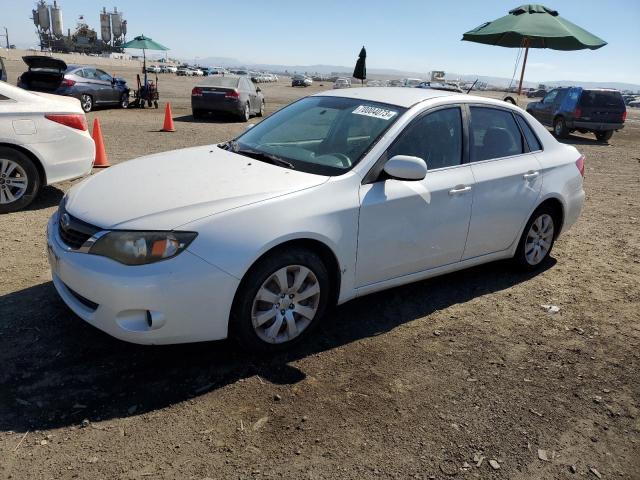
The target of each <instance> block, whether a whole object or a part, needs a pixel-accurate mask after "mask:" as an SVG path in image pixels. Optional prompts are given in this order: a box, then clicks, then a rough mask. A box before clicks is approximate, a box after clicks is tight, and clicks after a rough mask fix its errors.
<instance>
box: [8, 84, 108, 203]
mask: <svg viewBox="0 0 640 480" xmlns="http://www.w3.org/2000/svg"><path fill="white" fill-rule="evenodd" d="M94 157H95V144H94V142H93V139H92V138H91V135H89V132H88V130H87V120H86V118H85V115H84V112H83V111H82V108H81V107H80V101H79V100H77V99H75V98H71V97H63V96H60V95H51V94H47V93H35V92H28V91H26V90H23V89H21V88H18V87H14V86H13V85H9V84H8V83H5V82H0V213H8V212H14V211H16V210H20V209H23V208H25V207H26V206H28V205H29V204H30V203H31V202H32V201H33V199H34V198H35V197H36V196H37V195H38V192H39V191H40V189H41V188H42V187H43V186H45V185H50V184H52V183H58V182H63V181H65V180H70V179H73V178H77V177H81V176H83V175H86V174H88V173H89V172H91V166H92V164H93V160H94Z"/></svg>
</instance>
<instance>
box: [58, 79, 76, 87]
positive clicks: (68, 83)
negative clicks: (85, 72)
mask: <svg viewBox="0 0 640 480" xmlns="http://www.w3.org/2000/svg"><path fill="white" fill-rule="evenodd" d="M75 84H76V81H75V80H71V79H70V78H63V79H62V82H61V83H60V86H62V87H73V86H74V85H75Z"/></svg>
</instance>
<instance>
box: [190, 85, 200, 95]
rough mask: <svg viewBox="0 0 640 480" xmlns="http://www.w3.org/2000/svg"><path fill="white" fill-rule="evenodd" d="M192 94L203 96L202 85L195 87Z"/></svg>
mask: <svg viewBox="0 0 640 480" xmlns="http://www.w3.org/2000/svg"><path fill="white" fill-rule="evenodd" d="M191 95H192V96H194V97H201V96H202V89H201V88H200V87H193V90H191Z"/></svg>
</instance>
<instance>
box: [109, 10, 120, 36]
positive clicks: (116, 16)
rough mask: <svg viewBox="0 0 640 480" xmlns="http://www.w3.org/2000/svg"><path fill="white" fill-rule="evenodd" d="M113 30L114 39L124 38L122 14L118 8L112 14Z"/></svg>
mask: <svg viewBox="0 0 640 480" xmlns="http://www.w3.org/2000/svg"><path fill="white" fill-rule="evenodd" d="M111 30H112V31H113V38H120V37H121V36H122V12H118V9H117V8H114V9H113V13H112V14H111Z"/></svg>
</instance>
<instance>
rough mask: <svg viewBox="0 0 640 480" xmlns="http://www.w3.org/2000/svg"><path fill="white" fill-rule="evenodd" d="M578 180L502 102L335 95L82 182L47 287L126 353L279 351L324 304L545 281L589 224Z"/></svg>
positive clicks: (58, 239) (580, 162)
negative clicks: (478, 280) (421, 288)
mask: <svg viewBox="0 0 640 480" xmlns="http://www.w3.org/2000/svg"><path fill="white" fill-rule="evenodd" d="M583 173H584V157H583V156H582V155H580V153H579V152H578V151H577V150H576V149H575V148H574V147H571V146H567V145H563V144H560V143H558V142H557V141H556V140H555V139H554V138H553V137H552V136H551V134H549V132H547V130H546V129H545V128H544V127H543V126H542V125H540V124H539V123H538V122H537V121H536V120H534V119H533V117H531V116H530V115H528V114H527V113H526V112H524V111H523V110H521V109H519V108H517V107H514V106H512V105H509V104H507V103H505V102H502V101H496V100H491V99H487V98H480V97H474V96H468V95H464V94H457V93H450V92H443V91H437V90H423V89H417V88H416V89H414V88H357V89H350V90H333V91H330V92H323V93H320V94H317V95H314V96H310V97H306V98H303V99H301V100H299V101H297V102H295V103H293V104H291V105H289V106H288V107H286V108H283V109H282V110H280V111H279V112H277V113H275V114H273V115H272V116H270V117H269V118H267V119H265V120H264V121H262V122H261V123H259V124H258V125H256V126H254V127H253V128H251V129H249V130H247V131H246V132H245V133H243V134H242V135H240V136H239V137H237V138H235V139H234V140H232V141H229V142H227V143H224V144H221V145H210V146H204V147H196V148H190V149H185V150H178V151H173V152H166V153H161V154H156V155H150V156H147V157H143V158H139V159H137V160H132V161H129V162H126V163H122V164H120V165H117V166H115V167H112V168H110V169H109V170H106V171H104V172H101V173H99V174H98V175H94V176H92V177H90V178H88V179H86V180H84V181H83V182H81V183H80V184H78V185H76V186H75V187H74V188H72V189H71V190H70V191H69V193H68V194H67V196H66V197H65V198H64V199H63V201H62V204H61V205H60V208H59V211H58V212H57V213H55V214H54V215H53V217H52V218H51V220H50V222H49V225H48V250H49V260H50V263H51V270H52V276H53V282H54V284H55V287H56V289H57V291H58V293H59V294H60V296H61V297H62V299H63V300H64V301H65V302H66V304H67V305H68V306H69V307H70V308H71V309H72V310H73V311H74V312H75V313H76V314H77V315H79V316H80V317H81V318H83V319H84V320H86V321H87V322H89V323H90V324H92V325H94V326H96V327H98V328H99V329H102V330H104V331H105V332H107V333H109V334H110V335H113V336H115V337H117V338H120V339H123V340H126V341H130V342H135V343H141V344H166V343H178V342H193V341H202V340H216V339H222V338H226V337H227V336H232V337H234V338H236V339H238V340H239V341H240V342H241V343H242V344H243V345H244V346H246V347H248V348H252V349H258V350H263V351H273V350H279V349H283V348H286V347H289V346H290V345H292V344H294V343H295V342H298V341H300V340H301V339H303V338H304V337H306V336H309V335H312V332H313V331H314V327H316V326H317V325H318V324H319V323H320V321H321V319H322V316H323V313H324V312H325V310H326V308H327V307H328V306H329V305H330V304H336V303H338V304H340V303H343V302H346V301H348V300H350V299H352V298H354V297H357V296H361V295H366V294H369V293H372V292H376V291H379V290H383V289H386V288H390V287H394V286H397V285H401V284H405V283H409V282H415V281H416V280H421V279H424V278H427V277H432V276H435V275H440V274H443V273H447V272H451V271H454V270H460V269H463V268H467V267H471V266H473V265H478V264H480V263H485V262H490V261H494V260H498V259H505V258H512V259H513V260H514V261H515V263H517V264H518V265H520V266H521V267H523V268H525V269H529V270H533V269H536V268H538V267H539V266H540V265H542V264H543V262H545V260H546V259H547V257H548V256H549V254H550V252H551V249H552V247H553V243H554V241H555V240H556V239H557V238H558V236H559V235H560V233H562V232H564V231H566V230H567V229H568V228H569V227H570V226H571V225H572V224H573V223H574V222H575V221H576V219H577V218H578V215H579V214H580V211H581V209H582V204H583V201H584V191H583V188H582V175H583Z"/></svg>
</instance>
